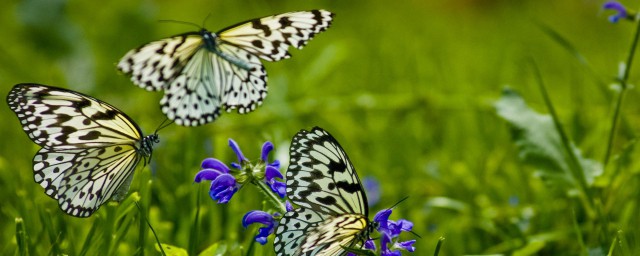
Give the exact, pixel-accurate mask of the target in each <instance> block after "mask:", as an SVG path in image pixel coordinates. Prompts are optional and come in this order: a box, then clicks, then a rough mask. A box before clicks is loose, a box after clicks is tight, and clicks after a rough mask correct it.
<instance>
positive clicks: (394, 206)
mask: <svg viewBox="0 0 640 256" xmlns="http://www.w3.org/2000/svg"><path fill="white" fill-rule="evenodd" d="M407 198H409V197H408V196H405V197H404V198H402V199H400V201H398V202H397V203H395V204H393V205H392V206H391V207H389V209H393V208H396V206H398V205H399V204H400V203H402V202H404V200H407Z"/></svg>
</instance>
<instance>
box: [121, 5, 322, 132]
mask: <svg viewBox="0 0 640 256" xmlns="http://www.w3.org/2000/svg"><path fill="white" fill-rule="evenodd" d="M332 19H333V13H331V12H328V11H325V10H312V11H299V12H288V13H283V14H279V15H273V16H268V17H263V18H258V19H253V20H249V21H245V22H241V23H239V24H237V25H233V26H231V27H228V28H225V29H222V30H220V31H219V32H216V33H212V32H210V31H207V30H206V29H201V30H200V31H197V32H195V31H194V32H188V33H184V34H180V35H176V36H172V37H169V38H165V39H161V40H158V41H153V42H150V43H148V44H145V45H142V46H140V47H138V48H136V49H133V50H131V51H129V52H127V53H126V54H125V55H124V57H122V58H121V59H120V61H119V63H118V69H119V70H120V71H122V72H123V73H124V74H127V75H129V76H130V77H131V81H132V82H133V83H134V84H136V85H138V86H140V87H141V88H144V89H146V90H148V91H159V90H163V91H164V96H163V97H162V100H160V105H161V110H162V112H163V113H164V114H165V115H167V117H168V118H169V119H171V120H173V121H174V122H175V123H176V124H179V125H183V126H198V125H203V124H206V123H209V122H212V121H214V120H215V119H216V118H217V117H218V116H219V115H220V109H221V108H224V109H225V110H227V111H229V112H230V111H231V110H233V109H237V111H238V113H241V114H244V113H248V112H251V111H253V110H255V109H256V107H257V106H259V105H260V104H262V100H263V99H264V98H265V97H266V96H267V72H266V70H265V68H264V66H263V65H262V63H261V62H260V58H262V59H264V60H267V61H279V60H282V59H287V58H289V57H291V55H290V54H289V52H288V48H289V46H293V47H296V48H298V49H301V48H302V47H303V46H305V45H306V43H307V42H308V41H309V40H311V39H312V38H313V37H314V36H315V35H316V34H317V33H320V32H322V31H324V30H326V29H327V28H328V27H329V25H331V21H332Z"/></svg>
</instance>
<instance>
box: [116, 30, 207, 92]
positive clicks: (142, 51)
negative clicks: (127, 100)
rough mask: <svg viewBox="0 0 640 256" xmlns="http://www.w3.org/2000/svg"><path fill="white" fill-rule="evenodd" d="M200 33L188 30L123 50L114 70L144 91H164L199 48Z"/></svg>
mask: <svg viewBox="0 0 640 256" xmlns="http://www.w3.org/2000/svg"><path fill="white" fill-rule="evenodd" d="M203 43H204V42H203V40H202V36H201V35H200V33H198V32H189V33H185V34H181V35H176V36H173V37H169V38H165V39H161V40H158V41H153V42H150V43H148V44H145V45H142V46H140V47H138V48H136V49H133V50H130V51H129V52H127V53H126V54H125V55H124V56H123V57H122V58H121V59H120V61H119V62H118V69H119V70H120V71H122V72H123V73H125V74H126V75H128V76H130V77H131V81H132V82H133V83H134V84H136V85H138V86H140V87H141V88H144V89H146V90H148V91H159V90H164V89H166V87H167V86H168V84H169V83H171V82H172V81H173V80H174V79H175V78H176V77H177V76H178V75H180V74H181V73H182V70H183V69H184V67H185V66H186V65H187V63H189V61H190V60H191V58H192V57H193V56H194V54H195V53H196V52H197V51H198V50H199V49H201V48H202V45H203Z"/></svg>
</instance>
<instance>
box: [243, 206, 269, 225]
mask: <svg viewBox="0 0 640 256" xmlns="http://www.w3.org/2000/svg"><path fill="white" fill-rule="evenodd" d="M272 222H273V216H271V214H269V213H266V212H263V211H257V210H255V211H250V212H247V214H245V215H244V217H242V226H243V227H245V228H246V227H247V226H249V225H251V224H253V223H261V224H264V225H267V226H268V225H271V224H272Z"/></svg>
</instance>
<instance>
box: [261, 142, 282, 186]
mask: <svg viewBox="0 0 640 256" xmlns="http://www.w3.org/2000/svg"><path fill="white" fill-rule="evenodd" d="M271 151H273V143H271V142H270V141H267V142H265V143H264V144H263V145H262V154H261V157H260V159H261V160H262V161H263V162H264V163H265V164H266V167H265V176H264V181H265V182H266V183H267V185H269V187H270V188H271V190H272V191H273V192H275V193H277V194H278V196H280V198H284V196H285V195H286V191H285V189H286V184H285V183H284V182H282V181H278V180H276V178H278V179H281V180H282V179H284V177H283V176H282V173H280V161H278V160H275V161H273V162H272V163H269V153H271Z"/></svg>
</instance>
